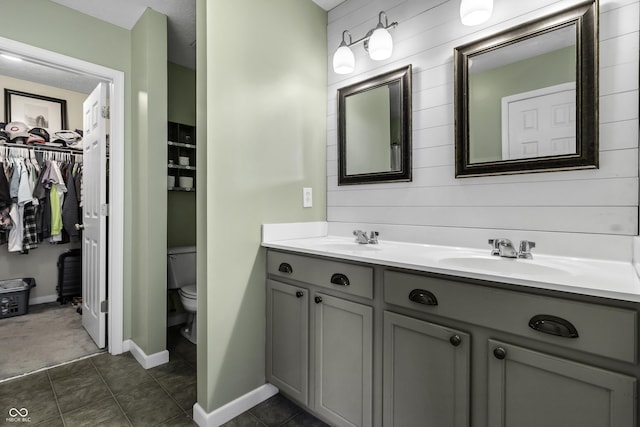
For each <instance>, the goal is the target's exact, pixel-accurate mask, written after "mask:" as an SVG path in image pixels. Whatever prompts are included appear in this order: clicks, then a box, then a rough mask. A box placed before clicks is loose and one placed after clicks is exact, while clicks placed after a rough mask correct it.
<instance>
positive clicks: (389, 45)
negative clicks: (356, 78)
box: [333, 11, 398, 74]
mask: <svg viewBox="0 0 640 427" xmlns="http://www.w3.org/2000/svg"><path fill="white" fill-rule="evenodd" d="M383 16H384V24H383V23H382V17H383ZM397 26H398V23H397V22H392V23H391V24H389V21H388V19H387V14H386V13H384V11H382V12H380V13H379V14H378V25H376V27H375V28H373V29H371V30H369V31H368V32H367V34H366V35H365V36H364V37H362V38H361V39H359V40H356V41H355V42H354V41H352V39H351V33H350V32H349V31H347V30H344V31H343V32H342V42H341V43H340V46H338V50H336V52H335V53H334V54H333V71H335V72H336V73H337V74H349V73H351V72H353V70H354V69H355V65H356V59H355V56H354V55H353V51H352V50H351V46H354V45H357V44H358V43H363V44H364V48H365V50H366V51H367V52H369V57H370V58H371V59H373V60H374V61H382V60H384V59H387V58H389V57H390V56H391V54H392V53H393V39H392V38H391V34H389V28H395V27H397ZM345 35H349V43H347V41H346V39H345Z"/></svg>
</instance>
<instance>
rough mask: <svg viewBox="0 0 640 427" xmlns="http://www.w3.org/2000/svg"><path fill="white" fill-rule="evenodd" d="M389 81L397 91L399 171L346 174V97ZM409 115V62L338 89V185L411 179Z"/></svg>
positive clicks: (410, 112) (410, 111)
mask: <svg viewBox="0 0 640 427" xmlns="http://www.w3.org/2000/svg"><path fill="white" fill-rule="evenodd" d="M393 82H399V84H400V94H401V97H400V98H401V99H400V104H401V105H400V108H401V116H402V122H401V127H402V141H401V142H400V144H401V147H402V148H401V150H402V152H401V153H402V154H401V156H400V157H401V166H400V170H398V171H386V172H371V173H361V174H352V175H347V156H346V152H347V144H348V141H347V140H346V114H345V107H346V98H347V97H349V96H353V95H356V94H358V93H362V92H366V91H368V90H371V89H375V88H378V87H380V86H386V85H388V84H389V83H393ZM411 115H412V110H411V64H409V65H407V66H406V67H402V68H399V69H397V70H393V71H389V72H387V73H384V74H380V75H378V76H375V77H372V78H370V79H367V80H364V81H362V82H359V83H355V84H353V85H350V86H346V87H343V88H341V89H338V185H350V184H373V183H379V182H393V181H411Z"/></svg>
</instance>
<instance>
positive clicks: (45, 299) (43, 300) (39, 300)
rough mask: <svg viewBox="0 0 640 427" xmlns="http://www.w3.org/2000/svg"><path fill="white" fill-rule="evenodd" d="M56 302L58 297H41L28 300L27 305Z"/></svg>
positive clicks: (54, 295)
mask: <svg viewBox="0 0 640 427" xmlns="http://www.w3.org/2000/svg"><path fill="white" fill-rule="evenodd" d="M57 300H58V295H56V294H53V295H43V296H41V297H33V298H29V305H36V304H46V303H48V302H56V301H57Z"/></svg>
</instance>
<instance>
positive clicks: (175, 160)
mask: <svg viewBox="0 0 640 427" xmlns="http://www.w3.org/2000/svg"><path fill="white" fill-rule="evenodd" d="M167 130H168V132H167V163H168V164H167V188H168V190H169V191H183V192H192V193H193V192H194V191H195V187H196V185H197V184H196V166H195V164H196V145H195V142H196V128H195V126H191V125H187V124H183V123H176V122H169V123H168V126H167Z"/></svg>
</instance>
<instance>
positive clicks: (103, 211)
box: [100, 203, 109, 216]
mask: <svg viewBox="0 0 640 427" xmlns="http://www.w3.org/2000/svg"><path fill="white" fill-rule="evenodd" d="M100 215H102V216H109V203H103V204H102V205H100Z"/></svg>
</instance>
